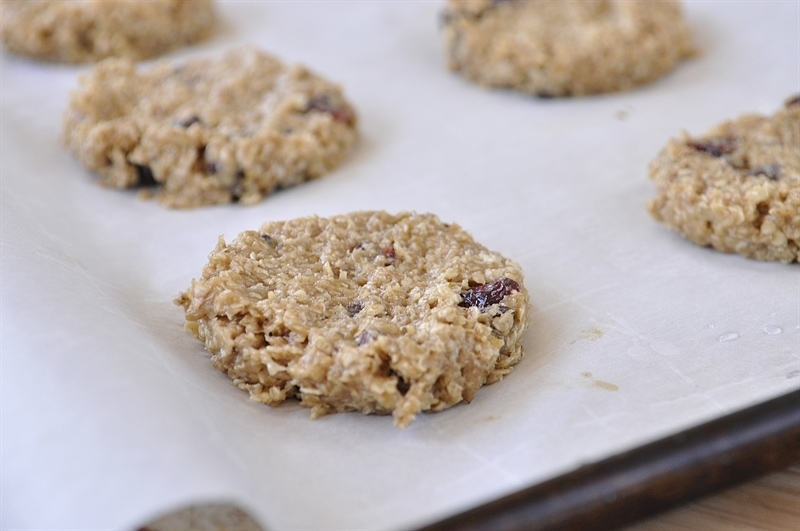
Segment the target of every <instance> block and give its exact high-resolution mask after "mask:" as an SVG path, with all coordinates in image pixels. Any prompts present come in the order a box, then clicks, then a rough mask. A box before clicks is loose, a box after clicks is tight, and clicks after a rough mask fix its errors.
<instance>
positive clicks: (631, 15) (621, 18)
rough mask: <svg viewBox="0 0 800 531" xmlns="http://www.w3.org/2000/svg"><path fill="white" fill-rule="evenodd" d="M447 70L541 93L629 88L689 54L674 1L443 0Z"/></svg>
mask: <svg viewBox="0 0 800 531" xmlns="http://www.w3.org/2000/svg"><path fill="white" fill-rule="evenodd" d="M442 23H443V33H444V39H445V45H446V48H447V52H448V55H449V67H450V69H451V70H454V71H457V72H460V73H461V74H463V75H464V76H465V77H466V78H468V79H470V80H472V81H473V82H476V83H479V84H481V85H485V86H489V87H503V88H512V89H516V90H519V91H522V92H526V93H532V94H536V95H538V96H541V97H556V96H582V95H586V94H596V93H602V92H612V91H620V90H627V89H630V88H633V87H635V86H638V85H642V84H644V83H647V82H650V81H653V80H654V79H656V78H658V77H660V76H662V75H663V74H665V73H666V72H668V71H670V70H672V69H673V68H674V67H675V65H676V64H677V63H678V62H679V61H680V60H681V59H683V58H685V57H687V56H688V55H690V54H691V53H692V51H693V49H692V46H691V44H690V29H689V26H688V25H687V23H686V22H685V20H684V17H683V14H682V12H681V5H680V2H678V1H676V0H660V1H655V2H650V1H623V0H580V1H560V0H448V4H447V8H446V10H445V12H444V14H443V16H442Z"/></svg>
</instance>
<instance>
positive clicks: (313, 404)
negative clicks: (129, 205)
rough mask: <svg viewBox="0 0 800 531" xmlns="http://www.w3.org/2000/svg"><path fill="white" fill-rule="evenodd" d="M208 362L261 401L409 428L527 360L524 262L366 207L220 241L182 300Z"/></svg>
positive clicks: (426, 222)
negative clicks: (383, 419) (378, 418)
mask: <svg viewBox="0 0 800 531" xmlns="http://www.w3.org/2000/svg"><path fill="white" fill-rule="evenodd" d="M175 302H176V303H177V304H179V305H181V306H182V307H183V308H184V310H185V313H186V319H187V321H188V323H187V325H186V327H187V328H188V330H190V331H191V332H192V333H193V334H195V335H196V336H197V337H198V338H199V339H201V340H202V341H204V342H205V345H206V349H207V350H208V351H209V352H210V353H211V361H212V363H213V364H214V365H215V366H216V367H217V368H218V369H220V370H221V371H224V372H226V373H227V374H228V376H230V377H231V378H232V379H233V381H234V383H235V384H236V385H237V386H238V387H240V388H241V389H244V390H247V391H249V392H250V396H251V398H252V399H254V400H257V401H260V402H264V403H267V404H269V405H277V404H279V403H281V402H283V401H284V400H286V399H287V398H296V399H297V400H299V401H300V404H302V405H304V406H306V407H310V408H311V413H312V417H318V416H320V415H324V414H326V413H331V412H341V411H361V412H362V413H365V414H371V413H376V414H389V413H391V414H393V416H394V422H395V424H396V425H397V426H400V427H406V426H408V425H409V424H410V423H411V422H412V421H413V420H414V417H415V415H416V414H417V413H418V412H420V411H440V410H442V409H445V408H448V407H450V406H453V405H455V404H458V403H459V402H461V401H466V402H470V401H471V400H472V398H473V396H474V395H475V393H476V391H477V390H478V389H479V388H480V387H481V386H483V385H488V384H491V383H494V382H496V381H498V380H500V379H502V378H503V377H504V376H505V375H506V374H508V373H509V372H510V371H511V369H512V367H513V366H514V365H515V364H516V363H517V362H519V361H520V359H521V357H522V355H523V351H522V335H523V332H524V331H525V328H526V327H527V325H528V319H529V317H528V294H527V291H526V290H525V287H524V286H523V284H522V271H521V269H520V267H519V265H517V264H516V263H514V262H513V261H511V260H509V259H507V258H504V257H503V256H501V255H500V254H498V253H495V252H492V251H489V250H488V249H487V248H486V247H484V246H482V245H480V244H478V243H476V242H475V241H474V240H473V239H472V237H471V236H470V235H469V234H467V233H466V232H465V231H464V230H463V229H461V228H460V227H458V226H457V225H453V224H447V223H442V222H441V221H440V220H439V219H438V218H437V217H436V216H434V215H431V214H411V213H401V214H397V215H390V214H388V213H385V212H356V213H351V214H346V215H340V216H335V217H332V218H329V219H324V218H319V217H309V218H301V219H295V220H291V221H285V222H272V223H266V224H264V225H263V226H262V227H261V229H260V230H259V231H248V232H244V233H242V234H240V235H239V236H238V237H237V238H236V239H235V240H233V241H232V242H231V243H229V244H226V243H225V241H224V240H222V239H221V238H220V241H219V243H218V244H217V247H216V249H215V250H214V251H213V252H212V253H211V255H210V258H209V263H208V264H207V265H206V266H205V268H204V270H203V274H202V276H201V277H200V279H199V280H193V281H192V284H191V287H190V288H189V289H188V290H187V291H186V292H185V293H181V294H180V296H179V297H178V298H177V299H176V301H175Z"/></svg>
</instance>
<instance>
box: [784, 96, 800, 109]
mask: <svg viewBox="0 0 800 531" xmlns="http://www.w3.org/2000/svg"><path fill="white" fill-rule="evenodd" d="M785 105H786V106H787V107H791V106H792V105H800V94H798V95H797V96H795V97H794V98H789V99H788V100H786V104H785Z"/></svg>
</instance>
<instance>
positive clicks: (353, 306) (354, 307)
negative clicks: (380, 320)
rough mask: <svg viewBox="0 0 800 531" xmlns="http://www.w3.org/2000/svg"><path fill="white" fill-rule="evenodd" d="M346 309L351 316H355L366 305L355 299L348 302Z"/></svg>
mask: <svg viewBox="0 0 800 531" xmlns="http://www.w3.org/2000/svg"><path fill="white" fill-rule="evenodd" d="M345 309H346V310H347V313H349V314H350V317H355V315H356V314H357V313H358V312H360V311H361V310H363V309H364V305H363V304H362V303H361V302H359V301H353V302H351V303H350V304H348V305H347V306H346V307H345Z"/></svg>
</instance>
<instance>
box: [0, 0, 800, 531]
mask: <svg viewBox="0 0 800 531" xmlns="http://www.w3.org/2000/svg"><path fill="white" fill-rule="evenodd" d="M218 5H219V12H220V15H221V17H222V18H223V20H224V21H225V28H224V30H223V32H222V33H221V34H220V35H218V36H217V37H216V38H215V39H213V40H212V41H210V42H208V43H205V44H203V45H200V46H196V47H193V48H191V49H187V50H182V51H179V52H175V53H173V54H171V55H169V56H168V57H167V60H170V61H179V60H182V59H185V58H188V57H193V56H199V55H203V54H216V53H221V52H222V51H223V50H226V49H230V48H232V47H236V46H240V45H244V44H254V45H256V46H258V47H260V48H262V49H264V50H266V51H269V52H272V53H274V54H276V55H278V56H280V57H282V58H283V59H285V60H287V61H289V62H301V63H304V64H306V65H307V66H309V67H311V68H312V69H314V70H316V71H317V72H320V73H322V74H324V75H325V76H327V77H329V78H330V79H333V80H335V81H337V82H339V83H341V84H342V85H343V86H344V88H345V91H346V94H347V96H348V97H349V98H350V99H351V101H353V102H354V103H355V105H356V107H357V109H358V112H359V117H360V127H361V131H362V136H363V138H362V140H361V142H360V144H359V146H358V148H357V150H356V151H355V153H354V154H353V156H352V157H351V158H350V159H349V160H348V161H347V162H346V163H345V164H344V165H343V166H342V167H341V168H340V169H339V170H337V171H335V172H334V173H332V174H330V175H329V176H327V177H325V178H323V179H321V180H319V181H316V182H312V183H307V184H304V185H302V186H299V187H296V188H293V189H290V190H286V191H283V192H280V193H278V194H277V195H274V196H272V197H271V198H269V199H267V200H265V201H264V202H263V203H261V204H259V205H257V206H253V207H242V206H235V205H234V206H223V207H213V208H205V209H201V210H194V211H170V210H165V209H164V208H162V207H161V206H159V205H158V204H156V203H155V202H148V201H142V200H139V199H137V198H136V196H135V193H133V192H126V191H119V190H108V189H103V188H101V187H99V186H97V185H96V183H95V182H94V178H93V177H92V176H91V175H90V174H89V173H88V172H86V171H85V170H84V169H83V168H82V167H81V166H80V165H79V164H78V163H77V162H76V161H75V160H74V159H73V157H72V156H71V155H70V154H69V153H68V152H67V151H66V150H65V149H64V147H63V146H62V144H61V140H60V135H61V116H62V113H63V111H64V108H65V106H66V104H67V101H68V93H69V91H70V90H72V89H73V88H74V87H75V86H76V85H77V76H78V75H79V74H81V73H82V72H85V71H87V69H88V67H86V66H82V67H75V66H57V65H50V64H41V63H36V62H32V61H28V60H25V59H22V58H18V57H13V56H10V55H9V54H7V53H5V52H3V54H2V55H0V61H2V64H0V75H2V79H1V80H0V89H2V94H1V95H0V103H1V104H2V107H1V109H2V122H1V123H0V126H1V128H0V134H1V135H2V136H1V137H0V149H1V151H0V170H1V171H2V205H1V206H2V358H1V363H2V366H1V367H0V372H1V373H2V376H1V378H2V382H1V383H2V389H1V392H2V397H1V398H2V405H1V407H2V410H1V411H0V413H1V419H2V441H1V442H2V492H1V496H2V500H1V502H2V507H0V514H2V520H1V521H0V527H2V528H3V529H26V530H28V529H31V530H32V529H37V530H43V529H61V530H66V529H133V528H135V527H136V526H138V525H141V524H142V523H144V522H146V521H148V520H149V519H150V518H152V517H153V516H154V515H158V514H160V513H163V512H164V511H167V510H170V509H172V508H175V507H178V506H180V505H182V504H186V503H198V502H202V501H219V500H229V501H234V502H236V503H238V504H239V505H241V506H242V507H243V508H245V509H246V510H248V511H250V512H251V513H252V514H253V515H254V516H255V517H256V518H257V519H259V520H260V521H261V522H262V523H263V524H264V525H265V526H267V527H269V528H270V529H301V528H302V529H400V528H407V527H410V526H414V525H419V524H423V523H426V522H429V521H432V520H434V519H438V518H441V517H444V516H446V515H448V514H450V513H453V512H456V511H460V510H463V509H465V508H468V507H470V506H473V505H475V504H478V503H481V502H483V501H486V500H488V499H490V498H493V497H496V496H499V495H502V494H506V493H509V492H511V491H514V490H517V489H519V488H522V487H524V486H527V485H530V484H533V483H536V482H539V481H542V480H545V479H547V478H550V477H552V476H554V475H556V474H559V473H562V472H566V471H568V470H571V469H574V468H575V467H577V466H579V465H581V464H582V463H586V462H590V461H594V460H597V459H600V458H603V457H607V456H609V455H612V454H614V453H617V452H620V451H623V450H625V449H629V448H632V447H635V446H637V445H640V444H643V443H645V442H648V441H651V440H653V439H655V438H658V437H660V436H664V435H666V434H669V433H673V432H675V431H677V430H680V429H683V428H686V427H689V426H691V425H694V424H697V423H700V422H703V421H706V420H709V419H712V418H715V417H718V416H721V415H723V414H726V413H729V412H731V411H734V410H736V409H740V408H743V407H745V406H748V405H751V404H753V403H756V402H759V401H761V400H765V399H767V398H771V397H773V396H777V395H779V394H782V393H784V392H788V391H790V390H793V389H796V388H798V385H800V362H799V361H798V358H799V356H800V268H798V266H797V265H794V266H789V265H784V264H776V263H761V262H757V261H753V260H748V259H745V258H742V257H738V256H730V255H724V254H720V253H717V252H714V251H712V250H708V249H703V248H699V247H697V246H694V245H692V244H690V243H688V242H686V241H684V240H682V239H681V238H680V237H678V236H677V235H675V234H673V233H671V232H670V231H668V230H667V229H666V228H664V227H662V226H660V225H659V224H657V223H655V222H654V221H652V220H651V219H650V217H649V215H648V214H647V212H646V211H645V209H644V203H645V202H646V200H647V199H648V198H649V197H650V196H651V195H652V193H653V190H652V188H651V186H650V184H649V182H648V181H647V179H646V172H647V170H646V168H647V164H648V162H649V161H650V160H651V159H652V158H653V157H655V155H656V154H657V153H658V151H659V149H661V147H662V146H663V145H664V144H665V143H666V141H667V139H668V138H669V137H672V136H675V135H677V134H678V133H679V132H680V131H681V130H682V129H685V130H687V131H689V132H691V133H695V134H700V133H702V132H704V131H705V130H707V129H709V128H710V127H712V126H713V125H715V124H716V123H718V122H720V121H723V120H726V119H729V118H733V117H735V116H738V115H740V114H742V113H745V112H761V113H772V112H773V111H774V110H775V109H776V108H777V107H779V106H780V105H782V103H783V101H784V100H785V99H786V98H788V97H789V96H791V95H793V94H796V93H798V92H800V66H799V65H800V31H799V30H798V28H800V3H798V2H796V1H784V2H775V1H772V2H770V1H759V2H739V1H730V2H727V1H715V2H689V3H687V5H686V9H687V14H688V17H689V19H690V21H691V23H692V25H693V27H694V28H695V33H696V42H697V45H698V47H699V49H700V55H699V56H698V57H696V58H694V59H691V60H689V61H687V62H685V63H683V64H682V65H681V66H680V67H679V68H678V69H677V70H676V71H674V72H673V73H671V74H670V75H668V76H667V77H665V78H663V79H661V80H659V81H657V82H656V83H653V84H651V85H649V86H646V87H642V88H640V89H637V90H634V91H630V92H625V93H620V94H612V95H606V96H597V97H589V98H583V99H576V100H573V99H558V100H538V99H534V98H530V97H526V96H522V95H517V94H514V93H511V92H504V91H488V90H485V89H481V88H478V87H476V86H474V85H471V84H469V83H467V82H466V81H464V80H463V79H461V78H460V77H458V76H456V75H454V74H451V73H449V72H448V71H447V70H446V69H445V67H444V64H445V60H444V54H443V50H442V47H441V43H440V35H439V32H438V29H437V18H438V13H439V11H440V9H441V6H442V4H441V2H438V1H436V2H434V1H427V2H412V1H403V2H389V1H361V2H341V1H323V2H252V1H251V2H233V1H230V2H219V4H218ZM360 209H386V210H390V211H393V212H396V211H400V210H415V211H418V212H434V213H436V214H438V215H439V216H440V217H441V218H442V219H443V220H445V221H450V222H455V223H459V224H460V225H462V226H463V227H465V228H466V229H467V230H469V231H470V232H471V233H472V234H473V235H474V236H475V237H476V239H478V240H479V241H481V242H483V243H484V244H486V245H487V246H489V247H490V248H492V249H494V250H497V251H501V252H503V253H504V254H506V255H508V256H510V257H512V258H514V259H516V260H517V261H519V262H520V263H521V264H522V266H523V268H524V271H525V274H526V284H527V286H528V288H529V290H530V293H531V296H532V302H533V322H532V325H531V328H530V330H529V333H528V334H527V336H526V339H525V348H526V351H527V355H526V357H525V359H524V360H523V361H522V363H521V364H520V365H519V366H518V368H517V369H516V370H515V371H514V372H513V373H512V374H511V375H510V376H509V377H508V378H507V379H506V380H504V381H502V382H501V383H499V384H496V385H493V386H490V387H487V388H484V389H482V390H481V391H480V392H479V393H478V395H477V397H476V398H475V400H474V401H473V402H472V403H471V404H470V405H462V406H458V407H455V408H453V409H451V410H449V411H446V412H443V413H437V414H431V415H421V416H420V417H419V418H418V420H417V421H416V422H415V423H414V424H413V425H412V426H411V427H410V428H408V429H407V430H405V431H401V430H398V429H397V428H395V427H394V426H393V425H392V423H391V419H390V418H389V417H365V416H362V415H360V414H343V415H333V416H328V417H326V418H323V419H320V420H317V421H311V420H309V418H308V410H306V409H303V408H300V407H298V406H297V405H294V404H286V405H284V406H281V407H278V408H270V407H267V406H265V405H261V404H257V403H254V402H250V401H249V400H248V397H247V395H246V393H244V392H242V391H240V390H238V389H236V388H235V387H234V386H233V385H232V383H231V382H230V380H229V379H228V378H227V376H225V375H224V374H222V373H220V372H218V371H217V370H216V369H214V368H213V367H212V366H211V364H210V363H209V361H208V359H207V355H206V353H205V351H204V350H203V347H202V345H201V344H200V343H199V342H198V341H197V340H195V339H194V338H193V337H191V336H190V335H189V334H188V333H186V332H184V331H183V330H182V325H183V315H182V312H181V310H180V308H178V307H177V306H174V305H173V304H172V299H173V297H174V296H175V295H177V293H178V292H179V291H181V290H183V289H185V288H187V287H188V285H189V282H190V281H191V279H192V278H193V277H196V276H198V275H199V274H200V271H201V268H202V266H203V264H204V263H205V261H206V256H207V254H208V253H209V252H210V251H211V249H212V248H213V247H214V244H215V242H216V238H217V236H218V235H220V234H224V235H225V237H226V238H228V239H231V238H233V237H234V236H235V235H236V234H238V233H239V232H241V231H243V230H247V229H254V228H257V227H258V226H259V225H260V224H261V223H262V222H263V221H267V220H276V219H288V218H293V217H298V216H305V215H311V214H318V215H323V216H325V215H332V214H337V213H344V212H348V211H352V210H360Z"/></svg>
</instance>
